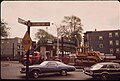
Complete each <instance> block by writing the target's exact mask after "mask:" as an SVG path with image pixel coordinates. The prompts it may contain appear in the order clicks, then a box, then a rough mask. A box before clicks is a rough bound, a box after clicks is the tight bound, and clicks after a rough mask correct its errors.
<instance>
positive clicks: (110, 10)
mask: <svg viewBox="0 0 120 81" xmlns="http://www.w3.org/2000/svg"><path fill="white" fill-rule="evenodd" d="M71 15H75V16H77V17H79V18H80V19H81V20H82V21H81V23H82V24H83V29H84V31H83V32H86V31H94V30H95V29H97V30H117V29H120V3H119V2H118V1H2V3H1V18H2V19H4V21H5V22H7V23H8V25H9V26H10V27H11V29H10V37H21V38H23V37H24V34H25V32H26V30H27V26H25V25H23V24H20V23H18V18H22V19H23V20H26V21H28V20H30V21H31V22H35V21H37V22H42V21H49V22H51V23H55V24H56V25H57V26H59V25H60V24H61V21H62V20H63V19H64V16H71ZM38 29H44V30H46V27H42V26H40V27H38V26H37V27H31V38H32V40H34V38H35V35H34V34H35V33H36V32H37V30H38ZM47 31H48V32H49V33H50V34H53V35H54V36H56V33H57V29H56V26H55V25H51V26H50V27H48V30H47Z"/></svg>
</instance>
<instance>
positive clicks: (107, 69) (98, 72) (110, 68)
mask: <svg viewBox="0 0 120 81" xmlns="http://www.w3.org/2000/svg"><path fill="white" fill-rule="evenodd" d="M83 72H84V73H85V74H87V75H90V76H92V77H94V78H96V77H100V78H101V79H102V80H109V79H110V78H112V77H113V78H117V79H120V64H119V63H113V62H102V63H97V64H95V65H93V66H91V67H86V68H84V70H83ZM117 76H119V77H117Z"/></svg>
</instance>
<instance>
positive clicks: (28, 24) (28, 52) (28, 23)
mask: <svg viewBox="0 0 120 81" xmlns="http://www.w3.org/2000/svg"><path fill="white" fill-rule="evenodd" d="M27 32H28V35H29V36H30V20H28V22H27ZM29 54H30V50H29V49H28V51H27V62H26V79H27V80H28V79H29Z"/></svg>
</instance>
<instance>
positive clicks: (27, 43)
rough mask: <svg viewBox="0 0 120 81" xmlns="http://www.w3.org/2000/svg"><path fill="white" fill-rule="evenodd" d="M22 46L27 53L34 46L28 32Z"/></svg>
mask: <svg viewBox="0 0 120 81" xmlns="http://www.w3.org/2000/svg"><path fill="white" fill-rule="evenodd" d="M21 44H22V45H23V48H24V50H25V51H27V50H28V49H29V48H30V46H31V45H32V40H31V38H30V36H29V34H28V32H26V34H25V36H24V37H23V39H22V42H21Z"/></svg>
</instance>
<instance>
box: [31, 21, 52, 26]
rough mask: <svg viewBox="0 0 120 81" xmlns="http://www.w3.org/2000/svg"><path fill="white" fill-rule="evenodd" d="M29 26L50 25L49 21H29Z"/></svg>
mask: <svg viewBox="0 0 120 81" xmlns="http://www.w3.org/2000/svg"><path fill="white" fill-rule="evenodd" d="M31 26H50V22H31Z"/></svg>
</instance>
